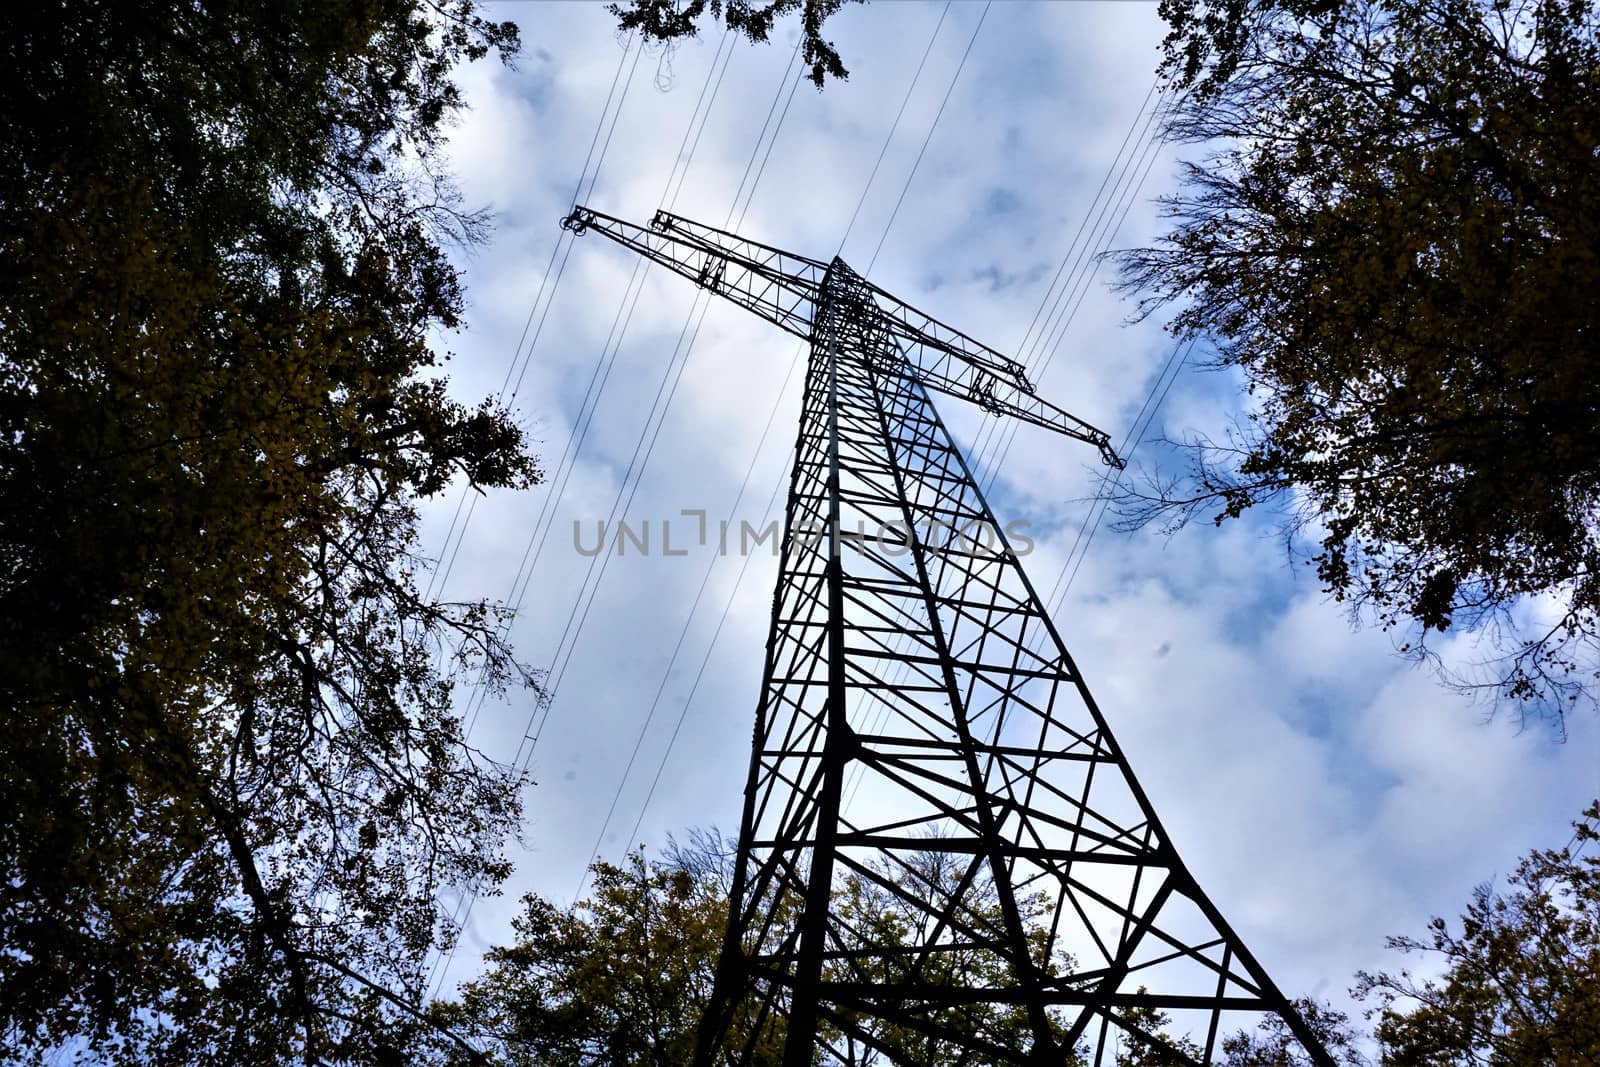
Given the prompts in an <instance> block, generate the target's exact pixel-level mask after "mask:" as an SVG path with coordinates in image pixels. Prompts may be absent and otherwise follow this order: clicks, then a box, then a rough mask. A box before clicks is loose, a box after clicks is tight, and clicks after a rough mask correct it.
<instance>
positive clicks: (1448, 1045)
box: [1356, 802, 1600, 1067]
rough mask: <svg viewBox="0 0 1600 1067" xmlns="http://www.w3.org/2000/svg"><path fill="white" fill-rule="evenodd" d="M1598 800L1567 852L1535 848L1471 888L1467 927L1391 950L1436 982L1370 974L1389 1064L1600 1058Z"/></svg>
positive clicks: (1368, 987) (1362, 990)
mask: <svg viewBox="0 0 1600 1067" xmlns="http://www.w3.org/2000/svg"><path fill="white" fill-rule="evenodd" d="M1597 843H1600V802H1597V803H1595V804H1593V805H1591V806H1590V808H1589V809H1588V810H1587V811H1586V812H1584V814H1583V818H1582V819H1581V820H1580V821H1578V822H1577V823H1575V824H1574V833H1573V836H1572V839H1571V840H1570V841H1569V842H1568V843H1567V844H1566V845H1564V846H1563V847H1561V848H1559V849H1536V850H1534V851H1533V852H1530V853H1529V854H1528V855H1527V856H1526V857H1524V858H1523V860H1522V861H1521V862H1520V863H1519V864H1518V865H1517V868H1516V870H1515V871H1514V872H1513V873H1512V874H1511V876H1510V877H1509V878H1507V879H1506V889H1505V890H1496V889H1495V888H1494V886H1493V885H1492V884H1489V883H1485V884H1484V885H1481V886H1479V887H1478V888H1477V889H1476V890H1475V891H1474V892H1473V894H1472V899H1471V901H1470V902H1469V904H1468V905H1467V910H1466V912H1465V913H1463V914H1462V916H1461V920H1460V924H1459V927H1452V926H1451V924H1450V923H1448V922H1446V921H1445V920H1444V919H1438V918H1436V919H1434V920H1433V921H1432V922H1431V923H1430V924H1429V926H1428V933H1427V935H1426V936H1425V937H1423V938H1416V937H1393V938H1390V939H1389V944H1390V946H1391V947H1392V948H1396V949H1399V950H1400V951H1402V952H1406V953H1410V954H1417V955H1421V956H1423V957H1425V958H1427V959H1428V961H1429V964H1430V970H1439V971H1441V973H1438V974H1437V976H1436V977H1418V976H1417V975H1415V974H1413V973H1411V972H1410V971H1401V972H1400V973H1399V974H1393V975H1391V974H1382V973H1380V974H1362V975H1361V976H1360V978H1359V981H1358V982H1357V985H1356V992H1357V994H1358V995H1360V996H1363V997H1371V998H1373V999H1374V1000H1376V1001H1377V1003H1378V1025H1377V1038H1378V1041H1379V1044H1380V1046H1381V1048H1382V1053H1383V1059H1384V1062H1386V1063H1394V1064H1430V1065H1435V1067H1456V1065H1460V1067H1476V1065H1479V1064H1560V1065H1566V1064H1585V1063H1588V1064H1593V1063H1600V855H1597V854H1596V851H1595V850H1596V845H1597Z"/></svg>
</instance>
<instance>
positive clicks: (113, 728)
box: [0, 0, 538, 1064]
mask: <svg viewBox="0 0 1600 1067" xmlns="http://www.w3.org/2000/svg"><path fill="white" fill-rule="evenodd" d="M515 44H516V40H515V33H514V30H513V29H512V28H510V27H509V26H501V25H495V24H492V23H489V22H486V21H484V20H483V19H482V18H480V17H479V16H478V15H477V14H476V12H475V10H474V7H473V5H472V4H471V3H470V2H468V0H448V2H439V3H423V2H419V0H376V2H372V0H316V2H309V0H303V2H283V3H275V4H268V5H257V4H247V3H239V2H234V0H215V2H205V3H190V4H180V5H170V4H165V3H156V2H143V3H118V4H84V3H68V2H65V0H60V2H52V0H43V2H40V3H33V4H28V5H24V6H22V7H19V8H17V9H16V10H15V11H14V12H13V13H12V16H11V18H10V20H9V23H8V32H7V34H6V35H5V37H4V40H3V42H0V106H3V108H4V112H5V114H6V116H7V122H6V124H5V126H4V128H3V129H0V241H3V242H4V253H5V254H4V255H3V256H0V353H3V354H4V358H3V361H0V717H3V721H4V723H5V726H4V728H3V730H0V811H3V812H4V813H5V814H4V816H3V818H0V944H3V945H4V946H5V949H4V951H3V952H0V1032H3V1034H4V1039H3V1041H0V1045H3V1047H4V1049H5V1050H6V1051H5V1053H3V1054H0V1056H4V1057H6V1058H11V1059H14V1060H16V1061H26V1062H35V1061H36V1060H37V1059H38V1058H39V1057H41V1056H42V1055H44V1054H45V1053H47V1052H48V1051H49V1050H51V1049H52V1048H57V1049H59V1048H63V1047H65V1048H68V1049H73V1050H76V1051H79V1052H84V1053H88V1054H91V1055H94V1056H95V1057H97V1058H98V1059H100V1060H103V1061H105V1062H112V1063H141V1064H145V1063H154V1064H161V1063H183V1064H188V1063H198V1062H215V1063H238V1064H255V1063H277V1062H281V1061H284V1060H288V1059H299V1060H303V1061H304V1062H306V1063H308V1064H309V1063H336V1062H349V1063H393V1062H400V1061H401V1060H402V1059H403V1058H407V1057H409V1056H410V1055H411V1050H415V1049H420V1048H424V1047H426V1046H428V1045H430V1044H437V1043H439V1042H443V1043H445V1044H450V1043H451V1041H452V1039H451V1037H450V1036H449V1035H448V1034H446V1033H443V1032H442V1031H440V1030H439V1028H438V1026H437V1025H436V1020H435V1019H433V1018H432V1017H430V1016H429V1014H428V1013H427V1011H426V1009H425V1007H424V1005H425V993H426V990H425V983H426V971H425V965H426V958H427V956H428V954H429V953H430V952H431V951H437V950H439V949H441V948H443V947H446V946H447V945H448V944H449V942H450V939H451V937H452V936H453V934H454V931H453V929H452V927H451V925H450V923H449V922H448V921H447V917H446V916H445V915H444V914H443V913H442V912H441V909H440V908H439V906H438V903H437V897H438V894H439V892H440V890H441V889H444V888H446V887H452V886H453V887H457V888H466V887H481V888H485V889H488V888H492V886H493V884H494V883H495V882H496V881H497V880H499V879H500V878H502V877H503V876H504V875H505V873H506V871H507V865H506V862H505V860H504V858H503V856H502V851H501V846H502V843H503V841H504V838H505V836H506V834H507V833H508V832H511V831H512V830H514V828H515V825H516V820H517V815H518V808H519V803H520V792H519V791H520V788H521V785H522V779H521V776H520V775H518V774H516V773H515V772H513V771H511V770H510V769H507V768H502V767H497V766H495V765H492V764H490V763H488V762H486V761H485V760H483V759H482V758H481V757H479V756H478V755H476V754H475V753H473V752H472V751H471V750H470V749H468V748H467V746H466V743H465V741H464V738H463V736H462V729H461V724H460V722H459V719H458V718H457V716H456V715H455V714H454V712H453V711H452V705H451V697H452V682H451V676H452V673H451V672H452V671H453V670H454V669H457V668H469V667H470V668H473V669H476V668H480V667H481V668H482V669H483V670H484V671H485V672H486V673H487V675H488V678H489V680H490V682H491V684H497V685H504V684H506V683H507V682H509V681H513V680H517V679H518V678H520V677H522V675H521V673H520V669H519V668H517V666H516V665H515V664H514V662H513V661H512V660H511V658H510V655H509V650H508V649H507V648H506V647H505V646H504V645H503V644H502V643H501V642H500V641H498V640H497V639H496V637H495V631H496V622H497V621H498V620H497V615H496V612H495V609H494V608H493V607H492V606H491V605H488V604H485V603H467V604H446V603H438V602H435V601H432V600H430V599H428V598H426V597H424V596H423V595H422V594H421V593H420V592H419V591H418V589H417V587H416V583H415V575H416V573H417V570H418V567H419V566H421V561H420V560H419V559H418V557H417V555H416V522H417V503H418V501H419V500H420V499H421V498H423V497H425V496H428V495H430V494H434V493H437V492H439V491H440V490H441V489H442V488H443V487H444V486H445V485H446V484H447V483H448V482H449V481H450V480H451V479H452V478H455V477H457V476H460V477H464V478H465V479H467V480H468V481H469V482H470V483H472V484H473V485H475V486H479V487H493V486H512V487H515V486H522V485H526V484H528V483H530V482H531V481H533V480H534V479H535V478H537V476H538V470H537V467H536V465H535V463H534V462H533V460H532V459H531V457H530V456H529V455H528V454H527V453H526V452H525V450H524V448H523V441H522V435H521V433H520V431H519V430H518V428H517V427H516V425H515V424H514V423H513V422H512V421H511V419H510V417H509V415H508V414H507V413H506V412H504V411H501V410H498V409H496V408H494V407H493V406H492V405H489V404H485V405H483V406H480V407H478V408H475V409H474V408H469V407H463V406H462V405H460V404H458V403H456V402H454V401H452V400H451V399H449V397H448V396H447V394H446V392H445V382H444V379H443V378H442V377H441V376H440V375H439V374H438V373H437V365H438V363H439V362H440V360H441V359H442V358H443V357H444V355H445V353H444V352H443V351H442V350H441V349H440V348H439V347H438V345H437V341H436V340H435V337H436V334H437V332H438V331H440V330H447V329H452V328H454V327H456V326H458V325H459V321H460V313H461V307H462V295H461V289H460V284H459V279H458V277H457V275H456V272H455V270H454V268H453V267H452V266H451V264H450V261H449V258H448V253H447V250H446V248H445V245H446V244H447V243H449V242H450V241H452V240H471V239H473V238H475V237H476V236H477V235H479V234H480V233H481V232H482V230H483V226H484V224H485V221H486V220H485V218H484V217H483V216H482V215H479V214H473V213H470V212H465V211H463V210H462V209H461V208H460V206H459V203H458V201H457V199H456V198H455V196H454V194H453V192H452V189H451V186H450V185H449V182H448V180H447V179H446V178H445V177H444V176H443V172H442V164H443V159H442V149H443V143H444V142H443V129H444V125H445V123H446V122H447V121H448V119H449V117H450V116H451V114H452V113H453V112H455V111H456V110H457V109H458V108H459V107H460V106H461V99H460V95H459V93H458V91H457V90H456V88H455V86H454V85H453V84H452V82H451V79H450V73H451V71H452V69H454V68H455V67H456V66H457V65H458V64H459V63H460V62H463V61H466V60H472V59H477V58H480V57H482V56H484V55H486V54H487V53H488V52H490V51H492V50H499V51H501V52H502V54H509V51H510V50H511V49H513V48H514V47H515ZM452 664H453V666H452Z"/></svg>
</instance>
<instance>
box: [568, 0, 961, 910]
mask: <svg viewBox="0 0 1600 1067" xmlns="http://www.w3.org/2000/svg"><path fill="white" fill-rule="evenodd" d="M949 13H950V2H949V0H947V2H946V3H945V5H944V8H943V10H941V12H940V14H939V21H938V22H937V23H936V24H935V25H934V28H933V33H932V34H930V35H929V37H928V44H927V47H925V48H924V49H923V51H922V57H921V59H920V60H919V61H918V62H917V67H916V70H915V72H913V74H912V76H911V82H910V84H909V85H908V86H907V87H906V93H905V96H904V97H903V98H902V99H901V101H900V108H899V110H898V111H896V112H895V116H894V121H893V122H891V123H890V124H889V132H888V133H887V134H886V135H885V136H884V139H883V146H882V147H881V148H880V149H879V150H878V158H877V159H876V160H875V161H874V162H873V165H872V170H871V172H870V173H869V174H868V175H867V181H866V184H865V185H864V186H863V187H862V189H861V195H860V197H858V198H857V200H856V206H855V210H854V211H852V212H851V213H850V221H849V222H848V223H847V224H846V225H845V229H844V235H843V236H842V237H841V238H840V239H839V245H838V251H842V250H843V249H844V245H845V242H846V241H847V240H848V239H849V237H850V231H851V230H852V229H853V228H854V226H855V223H856V220H857V218H859V217H860V214H861V209H862V206H863V205H865V203H866V201H867V195H868V193H870V192H871V190H872V185H873V182H874V181H875V180H876V179H877V176H878V170H879V168H880V167H881V166H882V164H883V159H884V156H885V155H886V154H887V153H888V151H889V146H890V144H891V143H892V142H893V140H894V135H895V132H896V131H897V130H898V129H899V127H900V120H901V119H902V118H903V117H904V116H905V112H906V107H907V105H908V104H909V103H910V102H911V97H912V94H913V92H914V91H915V90H916V87H917V82H918V81H919V80H920V79H921V77H922V72H923V69H924V67H925V66H926V65H927V62H928V56H929V55H930V54H931V53H932V52H933V46H934V43H935V42H936V41H937V40H938V37H939V31H940V29H941V28H942V27H943V26H944V21H945V16H946V15H948V14H949ZM909 181H910V179H909V178H908V179H907V182H908V184H909ZM835 254H836V255H837V254H838V252H837V251H836V252H835ZM804 351H805V347H804V345H802V346H800V347H799V348H798V349H797V350H796V352H795V355H794V357H793V358H792V359H791V360H790V362H789V369H788V371H787V372H786V373H785V374H784V378H783V384H782V385H780V386H779V388H778V394H777V396H775V397H774V398H773V401H772V408H771V410H770V411H769V412H768V413H767V421H766V426H765V427H764V428H763V429H762V431H761V439H760V440H759V441H758V442H757V444H756V447H755V450H754V452H752V454H751V456H750V463H749V465H748V467H747V468H746V470H745V475H744V480H743V481H742V482H741V483H740V486H739V491H738V493H737V494H736V495H735V497H734V502H733V506H732V507H731V508H730V509H729V513H728V519H727V521H728V522H729V523H731V522H732V521H733V519H734V518H735V517H736V516H737V514H738V509H739V503H740V502H741V501H742V500H743V499H744V493H745V489H746V488H747V487H748V485H749V482H750V478H751V476H752V475H753V473H754V471H755V468H756V462H757V460H758V459H759V458H760V454H761V450H762V448H763V446H764V445H765V443H766V440H767V436H768V434H769V432H770V431H771V429H772V423H773V419H774V418H775V417H776V416H777V414H778V409H779V408H780V407H781V405H782V401H783V397H784V394H785V392H786V391H787V388H788V384H789V381H790V380H791V379H792V378H793V376H794V371H795V368H796V367H797V366H799V362H800V358H801V356H802V355H803V354H804ZM782 485H783V480H782V477H781V476H780V478H779V480H778V485H777V488H781V487H782ZM777 488H775V489H774V494H776V492H777ZM774 499H776V497H775V496H774ZM771 506H772V505H771V504H770V503H769V504H768V514H770V512H771ZM765 526H766V517H765V516H763V518H762V521H761V527H762V528H765ZM719 558H720V557H718V556H715V555H714V556H712V558H711V561H710V562H709V563H708V564H707V566H706V571H705V574H704V575H703V576H702V577H701V579H700V587H699V589H698V590H697V591H696V592H695V595H694V600H693V602H692V603H691V604H690V605H689V610H688V613H687V614H686V615H685V617H684V620H683V626H682V628H681V629H680V630H679V632H678V639H677V641H676V642H675V643H674V644H673V648H672V654H671V655H670V656H669V657H668V659H667V665H666V668H665V669H664V670H663V671H662V675H661V681H660V683H659V684H658V685H657V686H656V692H655V696H654V697H653V698H652V699H651V701H650V708H649V710H648V712H647V713H646V715H645V721H644V724H643V725H642V726H641V727H640V730H639V735H638V737H637V738H636V739H635V740H634V745H633V750H632V752H631V753H630V754H629V756H628V760H627V763H626V765H625V766H624V767H623V771H622V776H621V779H620V780H619V781H618V783H617V788H616V790H615V792H614V793H613V794H612V797H611V803H610V805H609V806H608V807H607V809H606V815H605V818H604V819H603V820H602V822H601V825H600V830H599V833H598V834H597V835H596V837H595V843H594V847H593V848H592V849H590V852H589V858H588V859H587V860H586V861H585V862H584V865H583V869H582V873H581V874H580V876H579V881H578V888H577V890H576V891H574V893H573V899H574V900H577V899H578V897H579V896H580V895H581V894H582V893H583V886H584V883H585V882H586V881H587V880H588V874H589V868H590V866H591V865H593V863H594V861H595V858H596V857H597V856H598V855H599V854H600V849H601V847H602V845H603V844H604V841H605V835H606V831H607V830H608V829H610V826H611V819H612V816H613V815H614V814H615V813H616V809H617V805H618V804H619V803H620V802H621V799H622V794H623V791H624V790H625V789H626V787H627V784H628V780H629V778H630V777H631V775H632V772H633V767H634V764H635V763H636V762H637V760H638V756H639V751H640V749H641V747H642V746H643V744H644V740H645V737H646V736H647V735H648V733H649V730H650V726H651V725H652V724H653V723H654V721H655V716H656V712H657V710H658V708H659V707H660V704H661V698H662V695H663V694H664V693H665V691H666V687H667V683H668V681H669V680H670V679H671V677H672V672H673V669H674V668H675V667H676V666H677V662H678V656H679V654H680V653H681V651H682V649H683V646H684V642H685V641H686V640H687V638H688V635H689V630H690V629H691V627H692V624H693V622H694V616H695V612H696V611H697V610H698V608H699V606H700V601H701V600H702V598H703V597H704V595H705V591H706V588H707V586H708V585H709V583H710V580H711V575H712V572H713V571H714V570H715V569H716V565H717V563H718V561H719ZM744 573H745V567H741V568H740V571H739V580H742V579H743V577H744ZM737 586H738V580H736V581H735V586H734V587H735V589H737ZM731 603H732V600H731V598H730V600H729V601H728V603H727V604H725V605H724V607H723V611H722V618H724V619H725V618H726V617H727V613H728V607H729V606H731ZM720 630H721V623H720V622H719V623H718V626H717V629H716V631H714V633H713V638H712V645H713V646H714V645H715V640H716V638H715V634H716V633H717V632H720ZM708 658H709V654H708ZM704 670H705V666H704V662H702V665H701V672H703V671H704ZM698 685H699V681H698V675H697V677H696V683H695V687H694V689H697V688H698ZM694 689H691V691H690V693H689V696H688V697H687V698H686V700H685V703H684V710H685V711H686V710H687V708H688V702H689V701H690V700H692V699H693V697H694ZM682 724H683V712H680V714H679V716H678V723H677V727H675V728H674V730H673V732H672V740H676V738H677V735H678V730H679V729H680V728H681V727H682ZM671 747H672V742H671V741H669V742H668V746H667V750H668V751H669V752H670V750H671ZM664 767H665V759H664V758H663V760H662V761H661V763H660V764H658V765H657V768H656V775H655V778H654V780H653V781H652V783H651V787H650V790H649V792H648V794H647V795H646V798H645V801H644V807H645V808H648V806H649V803H650V799H651V798H652V797H653V796H654V794H655V784H656V783H657V782H659V781H660V778H661V773H662V769H663V768H664ZM639 818H640V820H642V819H643V809H641V813H640V816H639ZM638 826H639V823H638V822H636V823H635V825H634V834H635V835H637V833H638Z"/></svg>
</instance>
